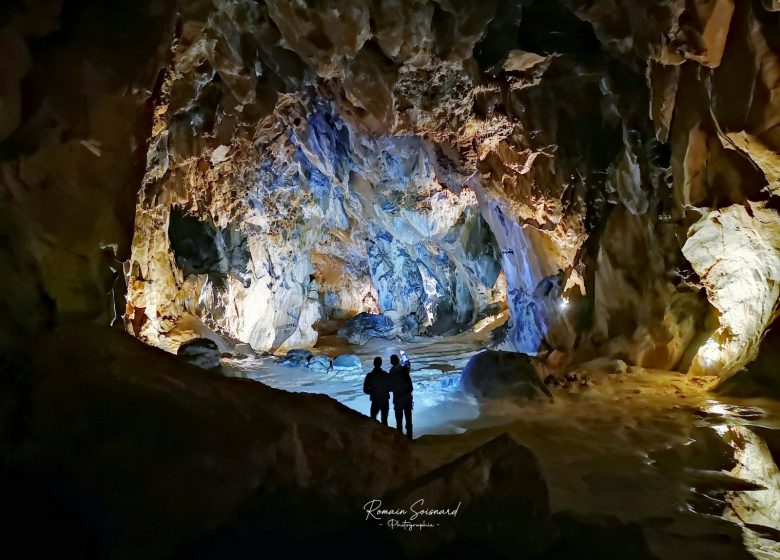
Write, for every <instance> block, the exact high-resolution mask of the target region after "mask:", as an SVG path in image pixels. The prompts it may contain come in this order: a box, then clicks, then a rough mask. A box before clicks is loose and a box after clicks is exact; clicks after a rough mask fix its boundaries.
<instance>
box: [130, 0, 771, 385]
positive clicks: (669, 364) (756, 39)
mask: <svg viewBox="0 0 780 560" xmlns="http://www.w3.org/2000/svg"><path fill="white" fill-rule="evenodd" d="M401 6H403V8H401ZM611 6H612V4H611V3H609V2H607V1H606V0H605V1H604V2H594V3H589V4H585V3H580V2H577V1H574V0H572V1H558V0H556V1H555V2H551V3H542V2H523V3H520V4H517V5H514V4H512V3H508V2H503V3H502V2H487V3H482V4H480V5H479V7H477V6H476V5H475V6H470V7H465V6H456V5H454V4H451V3H448V2H438V1H433V0H431V1H429V2H424V3H422V4H419V5H417V4H415V7H414V8H412V7H411V6H408V7H407V6H406V4H405V3H399V4H398V6H395V7H391V6H390V5H389V4H388V5H385V4H384V3H367V4H365V5H364V6H360V7H358V6H354V5H353V4H352V3H350V2H338V1H335V0H334V1H332V2H326V3H325V4H323V5H321V6H320V5H318V6H316V7H309V8H307V9H306V10H303V11H301V10H296V9H292V8H289V7H286V6H282V5H281V3H277V2H268V3H266V4H262V3H261V4H256V3H254V2H248V1H244V0H235V1H232V2H220V3H217V4H216V5H214V6H208V5H206V4H198V3H196V4H195V5H193V6H189V7H187V8H186V9H183V10H182V11H181V13H180V16H179V17H180V21H179V24H178V27H177V30H178V31H177V34H176V35H175V37H174V40H173V43H172V50H171V60H170V62H168V64H167V66H166V69H165V71H164V76H163V83H162V86H161V90H160V95H159V96H158V98H157V101H156V105H155V107H156V109H155V119H154V126H153V131H152V138H151V140H150V146H149V152H148V155H147V171H146V178H145V181H144V187H143V190H142V192H141V195H140V198H139V202H138V207H137V211H136V226H135V240H134V249H133V252H132V256H131V259H130V261H129V262H128V265H127V280H128V286H129V294H128V307H127V319H128V325H129V327H128V328H129V330H130V331H131V332H132V333H133V334H135V335H136V336H139V337H141V338H143V339H144V340H147V341H149V342H151V343H153V344H156V345H160V346H163V347H170V348H172V349H175V347H176V346H177V345H178V344H179V343H180V342H181V341H182V340H185V339H186V338H187V337H190V336H192V334H189V331H182V328H181V327H180V325H181V324H182V323H185V324H186V323H187V321H190V323H191V322H192V321H196V322H197V323H199V324H202V325H203V326H204V327H207V328H208V329H210V330H213V331H216V332H218V333H219V334H221V335H224V336H226V337H228V338H233V339H238V340H242V341H246V342H249V343H250V344H251V345H252V346H253V347H254V348H256V349H275V348H290V347H294V346H296V345H299V346H300V345H311V344H313V343H314V342H315V341H316V338H317V332H316V330H317V325H318V324H320V322H321V321H325V320H328V319H335V320H339V321H342V320H344V319H347V318H349V317H351V316H353V315H356V314H358V313H361V312H368V313H378V312H380V313H382V314H384V315H386V316H388V317H389V318H390V319H391V320H393V321H396V322H400V321H403V320H407V319H408V318H409V317H412V315H411V314H414V315H413V317H415V318H416V319H417V320H418V321H419V323H420V332H423V333H428V334H436V333H443V332H448V331H451V330H452V329H453V328H455V329H458V328H463V326H467V325H468V324H469V323H471V322H472V321H473V320H474V318H475V317H476V316H477V314H478V313H479V311H480V310H481V309H483V308H485V307H486V306H487V305H489V304H491V303H493V302H495V301H500V300H503V299H504V297H505V298H506V302H507V304H508V305H509V307H510V311H511V315H512V317H511V329H510V332H509V338H508V340H509V342H510V343H511V344H512V346H513V347H514V348H515V349H516V350H518V351H523V352H531V353H536V352H539V351H546V350H552V349H557V350H560V351H563V352H565V353H567V354H568V355H570V356H571V357H572V359H573V360H575V361H576V360H581V359H590V358H592V357H594V356H599V355H611V356H614V357H617V358H620V359H624V360H626V361H627V362H629V363H632V364H635V365H641V366H646V367H657V368H664V369H677V370H681V371H687V370H688V369H691V370H692V371H696V372H702V371H705V372H710V371H716V370H717V371H719V372H722V373H723V374H729V373H732V372H733V371H736V370H737V369H739V368H740V367H741V366H742V365H744V364H745V363H746V362H747V361H749V360H750V359H751V357H752V356H753V355H754V349H755V348H756V341H757V340H758V337H760V334H761V332H763V330H764V329H765V327H766V325H767V324H768V323H769V322H770V321H771V319H772V313H773V311H772V310H773V309H774V306H775V302H776V301H777V294H776V293H775V292H774V290H773V288H771V286H770V285H771V284H772V283H773V282H774V280H770V279H769V278H773V276H772V274H773V272H772V270H773V268H772V266H773V265H770V266H769V268H768V269H766V270H764V271H762V270H760V269H755V266H759V267H760V266H763V265H757V264H755V265H754V264H751V265H749V266H751V267H752V268H751V269H750V270H755V274H756V275H758V276H759V279H758V281H757V284H758V285H757V286H756V287H755V288H750V287H745V288H744V289H745V290H750V291H751V293H752V294H754V295H755V296H756V297H759V298H760V303H758V304H757V305H760V307H761V309H762V311H761V312H760V313H759V314H757V315H756V316H755V317H751V323H750V324H744V325H739V326H737V325H735V323H734V321H739V319H735V318H733V317H729V313H731V314H732V315H733V314H734V313H741V311H740V312H737V311H730V312H729V313H724V306H730V305H731V303H728V302H729V301H731V300H733V296H729V295H727V294H726V293H725V292H724V290H726V292H727V291H728V290H729V288H727V287H725V284H724V282H726V281H727V279H729V280H728V282H734V281H737V280H736V279H735V278H734V277H732V276H729V274H730V273H728V272H727V271H723V272H720V273H718V279H716V278H714V276H713V277H710V276H712V274H713V273H711V272H710V273H705V272H704V271H703V268H702V267H704V266H706V267H707V269H708V270H709V268H710V267H711V266H712V265H716V264H717V262H720V261H723V260H725V259H726V258H727V257H726V256H725V255H726V254H727V253H728V251H729V250H730V249H729V247H735V246H736V245H740V244H741V242H740V241H739V240H738V238H736V237H735V238H734V239H733V240H730V239H727V240H726V241H725V243H726V244H727V245H728V247H718V248H712V249H709V248H704V247H701V243H702V241H700V239H702V236H703V235H705V233H704V231H706V228H703V226H702V224H701V223H700V222H699V220H704V219H705V215H706V214H707V213H710V212H722V211H724V210H726V209H728V208H730V207H734V205H745V206H746V207H748V206H747V205H749V204H753V205H760V206H761V208H766V210H763V211H762V212H764V216H765V217H762V216H761V215H756V214H755V213H754V212H752V211H748V213H747V214H745V216H744V218H740V219H741V220H743V221H742V227H743V231H746V232H747V233H745V235H747V236H752V235H756V236H758V237H759V238H761V239H767V240H768V241H767V242H766V243H764V247H765V248H759V247H756V248H755V251H757V253H756V260H754V261H752V262H754V263H757V262H758V259H762V258H764V257H765V256H768V258H769V259H770V260H772V262H774V260H776V259H777V247H776V246H775V245H774V244H773V242H772V241H771V240H772V239H773V238H774V236H775V235H776V233H775V232H776V227H775V226H774V225H772V224H773V223H774V221H773V220H774V218H772V217H771V216H774V215H776V212H775V210H774V209H770V208H768V207H766V203H767V201H768V199H769V198H770V197H771V196H773V193H774V192H775V191H776V190H777V189H776V188H775V186H776V185H775V183H776V182H777V176H778V175H777V170H776V168H777V161H776V159H777V158H776V156H775V148H776V142H777V141H776V139H775V138H774V132H773V131H774V128H773V126H774V125H773V124H772V123H773V122H774V121H773V120H772V119H773V118H774V117H772V115H773V114H774V113H773V112H772V111H773V110H774V109H773V108H774V97H773V95H772V91H773V88H774V87H775V86H774V82H773V76H774V74H773V68H775V66H777V64H778V61H777V55H776V53H775V51H773V49H772V47H771V45H772V44H773V40H774V39H773V38H774V35H773V34H774V27H773V25H772V24H773V22H774V23H775V24H776V21H775V20H774V19H773V18H776V15H775V13H773V12H771V11H768V10H767V8H765V7H764V6H763V5H761V4H758V3H751V2H741V3H735V2H733V1H729V0H723V1H719V2H715V3H701V4H696V3H694V4H692V5H691V6H687V5H686V4H685V3H684V2H682V1H681V0H677V1H674V2H666V3H662V4H660V5H659V6H657V7H656V8H654V9H653V10H651V12H650V13H649V14H648V17H647V22H646V23H643V24H640V23H639V22H638V21H637V20H636V19H632V18H633V16H632V14H634V13H636V11H637V10H641V8H640V7H639V4H636V3H635V2H630V1H627V2H624V3H621V5H620V8H619V9H617V8H615V9H613V7H611ZM390 12H392V13H393V16H392V17H388V13H390ZM333 18H336V19H333ZM336 21H338V25H336V23H335V22H336ZM329 24H332V26H331V27H329V28H328V30H327V31H324V30H323V28H324V27H328V26H329ZM730 36H733V37H734V38H733V40H729V41H727V40H726V38H727V37H730ZM735 82H740V83H744V84H753V85H752V86H750V87H747V86H743V87H730V84H733V83H735ZM770 206H771V205H770ZM735 211H738V208H737V207H735V208H734V209H733V210H728V212H735ZM759 214H761V212H759ZM185 220H189V221H190V222H191V225H190V226H187V227H195V225H194V224H200V226H199V227H200V228H201V230H202V231H201V232H200V233H199V234H198V235H197V236H195V237H193V238H192V239H193V240H196V241H195V242H196V243H198V244H200V245H203V246H201V247H200V248H199V250H200V251H201V252H204V255H203V256H204V257H205V255H207V254H211V255H212V257H211V260H212V261H213V262H212V264H211V265H210V266H211V268H202V267H201V268H197V267H196V268H193V267H192V266H191V265H189V264H187V262H186V261H187V259H188V258H191V257H188V256H187V250H188V249H187V248H186V247H180V246H179V245H178V242H177V241H176V238H177V237H176V236H177V235H178V233H177V232H178V231H179V230H180V229H181V228H182V227H184V225H186V224H183V222H184V221H185ZM767 220H768V221H767ZM745 228H746V229H745ZM773 228H775V229H773ZM696 232H699V233H696ZM749 232H754V233H749ZM689 237H690V239H689ZM197 240H200V241H197ZM762 243H763V242H762ZM207 245H208V246H207ZM702 251H706V252H708V253H709V254H710V255H711V256H710V258H709V259H707V258H705V257H704V256H703V255H702V254H701V253H702ZM205 258H207V260H208V257H205ZM705 261H707V262H708V263H709V264H706V265H705V264H704V262H705ZM710 261H712V262H710ZM726 266H727V265H726ZM716 268H717V266H716ZM740 268H741V269H742V270H743V271H746V270H747V269H746V268H745V267H740ZM558 270H561V271H562V273H561V274H562V276H561V279H562V283H563V284H562V293H557V294H554V295H552V296H551V295H549V294H542V295H540V292H539V289H538V288H539V286H540V283H542V282H543V281H544V279H545V278H549V277H551V276H552V275H555V274H556V271H558ZM499 273H502V274H501V276H502V277H504V278H505V279H506V284H507V288H506V296H504V294H503V290H502V279H499ZM743 274H744V275H747V272H743ZM739 281H740V282H744V281H745V280H744V278H743V279H742V280H739ZM730 298H731V299H730ZM459 326H460V327H459ZM735 329H736V330H735ZM713 353H714V354H716V356H713Z"/></svg>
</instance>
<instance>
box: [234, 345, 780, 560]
mask: <svg viewBox="0 0 780 560" xmlns="http://www.w3.org/2000/svg"><path fill="white" fill-rule="evenodd" d="M402 347H403V348H404V349H405V350H406V352H407V353H408V354H409V356H410V358H411V360H412V364H413V372H412V377H413V380H414V382H415V412H414V419H415V435H416V436H417V439H416V443H415V452H416V453H418V454H419V456H420V458H421V459H422V460H423V461H426V462H427V463H428V464H429V465H430V466H431V467H434V466H436V465H439V464H442V463H443V462H445V461H449V460H453V459H454V458H456V457H457V456H459V455H460V454H462V453H465V452H467V451H469V450H471V449H473V448H475V447H476V446H478V445H480V444H482V443H484V442H486V441H487V440H488V439H491V438H492V437H495V436H496V435H498V434H499V433H501V432H509V433H510V434H511V435H512V436H513V437H514V438H515V439H516V440H517V441H518V442H520V443H522V444H523V445H525V446H527V447H528V448H530V449H531V450H532V451H533V452H534V454H535V455H536V457H537V458H538V460H539V462H540V464H541V467H542V470H543V472H544V474H545V478H546V480H547V484H548V486H549V491H550V500H551V505H552V507H553V509H554V510H556V511H564V510H569V511H575V512H581V513H584V514H596V515H608V516H615V517H617V518H619V519H621V520H622V521H624V522H627V521H634V522H637V523H639V524H640V525H641V526H642V528H643V530H644V532H645V535H646V536H647V538H648V540H649V542H650V545H651V547H652V549H653V551H654V552H655V553H656V554H657V555H658V556H659V557H660V558H680V557H681V551H683V550H684V551H685V554H686V556H687V557H688V558H691V559H693V558H709V557H718V558H751V557H757V558H761V559H763V558H780V472H778V470H777V468H776V466H775V464H774V463H773V461H772V455H774V459H775V462H777V460H778V456H777V454H778V451H779V449H778V445H777V444H778V439H780V438H779V437H778V436H779V435H780V403H778V402H777V401H771V400H764V399H734V398H725V397H721V396H718V395H716V394H715V393H712V392H711V391H710V389H711V388H712V387H713V386H714V383H715V379H714V378H707V377H689V376H684V375H680V374H677V373H672V372H663V371H648V370H637V369H636V368H634V369H632V371H631V372H630V373H626V374H622V375H601V376H599V375H597V374H595V373H594V375H593V376H592V382H591V384H590V385H589V386H587V387H581V386H579V385H575V386H570V387H569V388H558V389H554V390H553V391H554V395H555V402H553V403H548V402H546V401H545V402H538V403H530V404H524V405H522V406H521V405H518V404H516V403H512V402H494V403H491V404H490V405H482V406H481V407H480V406H479V405H478V404H477V403H476V402H475V401H474V400H473V399H470V398H468V397H466V396H464V395H463V394H462V392H461V391H460V388H459V384H458V377H459V375H460V371H461V369H462V368H463V366H464V365H465V364H466V362H467V361H468V359H469V358H470V357H471V356H472V355H473V354H474V353H475V352H477V351H479V350H481V349H482V348H483V340H481V339H480V337H478V336H474V335H473V334H471V333H466V334H464V335H459V336H456V337H448V338H439V339H419V341H416V342H414V343H410V344H403V345H402V346H400V345H399V344H398V343H395V342H388V341H384V340H381V341H380V340H373V341H370V342H369V343H367V344H366V345H364V346H362V347H349V346H345V345H344V343H343V342H341V341H340V339H337V338H335V337H324V338H323V339H322V340H321V342H320V344H319V345H318V349H317V350H318V352H319V353H325V354H329V355H331V356H336V355H339V354H344V353H354V354H357V355H358V356H360V358H361V360H362V362H363V365H364V367H367V366H368V365H369V364H370V363H371V360H372V358H373V357H374V356H375V355H381V356H383V357H384V358H385V359H386V358H387V357H388V356H389V355H390V354H391V353H397V352H398V351H399V350H400V349H401V348H402ZM225 367H226V369H227V373H229V374H230V375H235V376H239V377H248V378H252V379H255V380H258V381H261V382H263V383H266V384H268V385H271V386H273V387H276V388H280V389H285V390H289V391H303V392H316V393H325V394H328V395H330V396H331V397H333V398H335V399H337V400H338V401H339V402H341V403H343V404H344V405H346V406H348V407H350V408H353V409H355V410H357V411H359V412H362V413H366V412H367V411H368V408H369V401H368V398H367V396H365V395H363V393H362V382H363V375H364V374H363V373H362V372H359V373H351V374H333V373H330V374H329V373H321V372H316V371H312V370H309V369H306V368H290V367H284V366H279V365H277V364H275V363H274V362H273V360H272V359H270V358H247V359H244V360H228V361H227V364H226V365H225ZM390 423H391V425H392V424H393V419H392V413H391V419H390ZM420 436H422V437H420ZM756 485H757V486H756ZM762 488H763V489H762ZM748 551H750V553H749V552H748Z"/></svg>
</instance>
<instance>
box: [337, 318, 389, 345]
mask: <svg viewBox="0 0 780 560" xmlns="http://www.w3.org/2000/svg"><path fill="white" fill-rule="evenodd" d="M395 330H396V327H395V324H394V323H393V320H392V319H390V317H387V316H386V315H382V314H378V315H377V314H373V313H360V314H358V315H355V316H354V317H352V318H351V319H349V320H348V321H347V322H346V323H344V324H343V325H342V326H341V328H340V329H339V330H338V333H337V334H338V335H339V336H340V337H341V338H344V339H346V340H347V341H348V342H349V343H350V344H365V343H366V342H368V341H369V340H371V339H372V338H382V337H389V336H393V335H394V334H395Z"/></svg>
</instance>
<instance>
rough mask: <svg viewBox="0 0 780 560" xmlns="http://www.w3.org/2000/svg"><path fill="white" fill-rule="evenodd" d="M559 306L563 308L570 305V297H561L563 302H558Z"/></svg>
mask: <svg viewBox="0 0 780 560" xmlns="http://www.w3.org/2000/svg"><path fill="white" fill-rule="evenodd" d="M558 306H559V307H560V308H561V309H566V308H567V307H569V298H567V297H562V298H561V303H559V304H558Z"/></svg>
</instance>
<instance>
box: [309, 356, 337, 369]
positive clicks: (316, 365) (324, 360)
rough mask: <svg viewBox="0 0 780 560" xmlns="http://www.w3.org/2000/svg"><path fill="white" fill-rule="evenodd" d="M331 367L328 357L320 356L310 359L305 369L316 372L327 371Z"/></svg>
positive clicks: (331, 362)
mask: <svg viewBox="0 0 780 560" xmlns="http://www.w3.org/2000/svg"><path fill="white" fill-rule="evenodd" d="M332 366H333V360H331V359H330V358H329V357H328V356H323V355H321V354H320V355H319V356H314V357H312V358H311V359H310V360H309V363H308V365H307V366H306V367H307V368H309V369H315V370H318V371H328V370H329V369H330V368H331V367H332Z"/></svg>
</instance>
